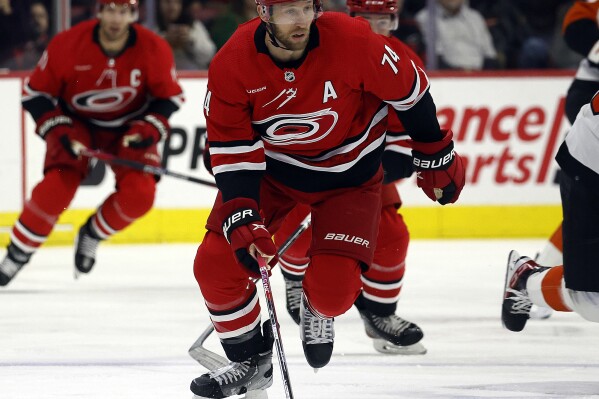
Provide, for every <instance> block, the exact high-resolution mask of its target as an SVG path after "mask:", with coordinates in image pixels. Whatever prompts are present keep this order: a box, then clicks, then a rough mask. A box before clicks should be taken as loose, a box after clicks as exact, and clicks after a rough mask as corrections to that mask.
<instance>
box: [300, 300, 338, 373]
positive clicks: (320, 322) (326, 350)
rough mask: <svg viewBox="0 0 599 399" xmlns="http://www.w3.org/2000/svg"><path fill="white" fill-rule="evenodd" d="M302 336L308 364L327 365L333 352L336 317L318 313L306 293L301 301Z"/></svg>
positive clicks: (317, 366)
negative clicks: (311, 305)
mask: <svg viewBox="0 0 599 399" xmlns="http://www.w3.org/2000/svg"><path fill="white" fill-rule="evenodd" d="M300 337H301V339H302V346H303V348H304V355H305V356H306V360H307V361H308V364H309V365H310V366H312V367H313V368H314V369H319V368H322V367H324V366H326V365H327V364H328V363H329V360H331V355H332V354H333V343H334V338H335V319H334V318H332V317H324V316H321V315H318V314H316V312H315V311H314V310H313V309H312V308H311V307H310V304H309V303H308V301H307V299H306V296H305V295H302V301H301V303H300Z"/></svg>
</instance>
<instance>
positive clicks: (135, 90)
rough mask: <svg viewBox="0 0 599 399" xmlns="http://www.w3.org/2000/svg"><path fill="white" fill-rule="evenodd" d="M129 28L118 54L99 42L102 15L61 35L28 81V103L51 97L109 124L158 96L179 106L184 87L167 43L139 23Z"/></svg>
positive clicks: (133, 114)
mask: <svg viewBox="0 0 599 399" xmlns="http://www.w3.org/2000/svg"><path fill="white" fill-rule="evenodd" d="M130 29H131V30H130V34H129V40H128V42H127V45H126V47H125V49H124V50H123V51H122V52H121V53H120V54H117V55H115V56H109V55H107V54H105V53H104V51H103V50H102V48H101V47H100V44H99V42H98V39H97V37H98V21H97V20H90V21H86V22H82V23H80V24H78V25H76V26H75V27H73V28H72V29H69V30H68V31H65V32H62V33H60V34H58V35H57V36H56V37H55V38H54V39H52V41H51V42H50V44H49V45H48V48H47V50H46V51H45V52H44V54H43V55H42V58H41V59H40V61H39V63H38V65H37V67H36V68H35V70H34V72H33V74H32V75H31V77H30V79H29V82H28V83H27V84H26V85H25V88H24V93H23V104H24V105H25V107H26V108H27V109H28V110H30V111H31V109H30V108H36V107H38V108H39V106H38V105H36V103H40V101H39V100H40V99H41V100H43V99H51V100H52V102H53V103H54V104H56V103H57V102H58V103H60V105H61V107H62V108H63V111H64V112H66V113H69V114H73V115H74V116H76V117H79V118H82V119H84V120H87V121H89V122H91V123H93V124H95V125H98V126H102V127H109V128H112V127H119V126H122V125H123V124H124V123H125V122H127V121H128V120H130V119H133V118H135V117H138V116H140V115H141V114H143V113H144V111H145V110H146V109H147V107H148V105H149V103H150V101H152V100H154V99H164V100H169V101H171V102H172V103H173V105H174V106H175V107H176V108H178V107H179V105H180V103H181V102H182V100H183V97H182V90H181V87H180V86H179V84H178V82H177V77H176V73H175V67H174V65H175V64H174V61H173V56H172V51H171V49H170V47H169V45H168V43H167V42H166V41H165V40H164V39H162V38H160V37H159V36H158V35H156V34H155V33H153V32H151V31H150V30H148V29H146V28H144V27H142V26H140V25H137V24H133V25H132V26H131V28H130ZM42 103H43V101H42ZM41 107H42V108H43V107H47V106H46V105H44V104H42V105H41ZM171 108H172V107H171ZM176 108H174V109H175V110H176ZM36 113H37V114H39V113H40V112H39V110H38V112H35V110H34V111H33V112H32V114H33V115H34V117H35V116H36Z"/></svg>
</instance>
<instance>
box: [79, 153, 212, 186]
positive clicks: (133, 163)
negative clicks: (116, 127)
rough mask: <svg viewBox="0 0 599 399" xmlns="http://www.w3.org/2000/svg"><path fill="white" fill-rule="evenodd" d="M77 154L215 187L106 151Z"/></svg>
mask: <svg viewBox="0 0 599 399" xmlns="http://www.w3.org/2000/svg"><path fill="white" fill-rule="evenodd" d="M79 154H81V155H83V156H86V157H88V158H96V159H99V160H100V161H104V162H106V163H109V164H112V165H120V166H127V167H129V168H131V169H136V170H141V171H143V172H146V173H150V174H153V175H156V176H163V175H164V176H171V177H175V178H177V179H183V180H187V181H190V182H193V183H199V184H203V185H205V186H210V187H216V183H214V182H211V181H210V180H204V179H199V178H197V177H194V176H189V175H184V174H181V173H177V172H173V171H171V170H168V169H165V168H161V167H159V166H153V165H147V164H145V163H142V162H137V161H131V160H129V159H123V158H118V157H116V156H114V155H112V154H108V153H106V152H102V151H100V150H91V149H89V148H83V149H81V150H79Z"/></svg>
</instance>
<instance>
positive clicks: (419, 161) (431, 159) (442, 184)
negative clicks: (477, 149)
mask: <svg viewBox="0 0 599 399" xmlns="http://www.w3.org/2000/svg"><path fill="white" fill-rule="evenodd" d="M443 133H444V137H443V139H442V140H439V141H434V142H432V143H422V142H417V141H413V140H410V145H411V147H412V157H413V163H414V167H415V168H416V171H417V173H418V179H417V184H418V187H420V188H422V191H424V193H425V194H426V195H427V196H428V197H429V198H430V199H432V200H433V201H437V202H439V203H440V204H441V205H445V204H450V203H453V202H456V201H457V199H458V197H459V196H460V193H461V191H462V188H463V187H464V183H465V182H466V172H465V169H464V163H463V162H462V158H461V157H460V156H459V155H458V154H457V153H456V152H455V151H454V149H453V140H452V137H453V134H452V133H451V131H450V130H447V131H443Z"/></svg>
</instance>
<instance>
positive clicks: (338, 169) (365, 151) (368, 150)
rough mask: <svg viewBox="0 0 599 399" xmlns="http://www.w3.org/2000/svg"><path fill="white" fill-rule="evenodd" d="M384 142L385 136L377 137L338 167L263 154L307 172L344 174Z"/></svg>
mask: <svg viewBox="0 0 599 399" xmlns="http://www.w3.org/2000/svg"><path fill="white" fill-rule="evenodd" d="M384 141H385V136H384V135H383V136H381V137H379V138H378V139H376V140H375V141H373V142H372V143H370V144H369V145H368V146H367V147H365V148H364V149H363V150H362V151H361V152H360V154H358V156H357V157H356V158H355V159H353V160H352V161H351V162H346V163H344V164H339V165H334V166H314V165H308V164H305V163H303V162H301V161H299V160H298V159H295V158H292V157H290V156H288V155H285V154H282V153H278V152H273V151H269V150H265V152H266V156H267V157H269V158H272V159H276V160H277V161H280V162H284V163H287V164H289V165H293V166H297V167H300V168H303V169H308V170H312V171H318V172H331V173H341V172H345V171H347V170H349V169H351V168H352V167H353V166H354V165H355V164H357V163H358V162H359V161H360V160H361V159H362V158H364V157H365V156H366V155H368V154H370V153H371V152H373V151H375V150H376V149H377V148H379V147H380V146H381V145H382V144H383V142H384Z"/></svg>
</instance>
